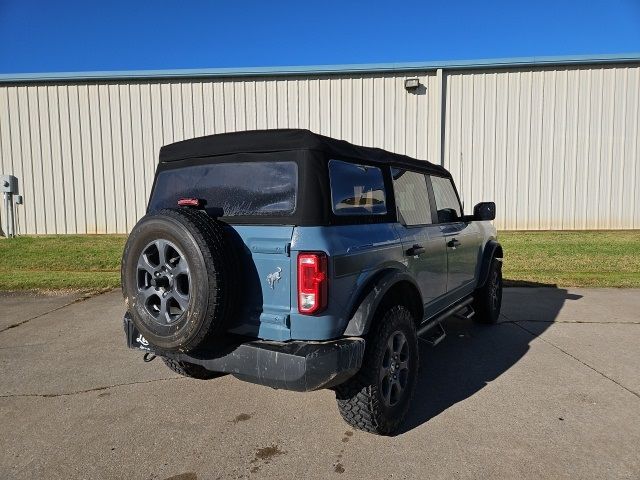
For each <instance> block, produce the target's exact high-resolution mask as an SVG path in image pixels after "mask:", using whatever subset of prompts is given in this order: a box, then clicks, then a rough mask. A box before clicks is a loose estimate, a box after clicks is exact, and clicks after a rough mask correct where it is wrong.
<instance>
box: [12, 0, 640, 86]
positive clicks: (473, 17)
mask: <svg viewBox="0 0 640 480" xmlns="http://www.w3.org/2000/svg"><path fill="white" fill-rule="evenodd" d="M629 52H640V0H609V1H602V0H582V1H562V0H556V1H547V0H531V1H515V0H512V1H490V0H484V1H482V0H475V1H470V0H455V1H452V2H447V1H442V0H441V1H437V2H435V1H420V0H411V1H406V2H398V1H384V2H382V1H381V2H378V1H368V2H360V1H354V2H348V1H346V0H342V1H334V0H324V1H322V2H314V1H304V0H298V1H295V2H294V1H275V0H271V1H269V0H263V1H259V2H258V1H252V0H246V1H230V0H229V1H201V0H198V1H188V0H183V1H180V2H179V1H163V0H156V1H154V2H150V1H149V2H147V1H135V0H129V1H122V0H112V1H101V2H98V1H91V0H85V1H75V0H74V1H70V0H67V1H65V0H59V1H52V0H49V1H43V0H39V1H36V0H0V72H1V73H21V72H56V71H58V72H59V71H87V70H140V69H173V68H212V67H253V66H278V65H282V66H284V65H320V64H347V63H380V62H409V61H430V60H457V59H481V58H498V57H521V56H551V55H580V54H601V53H629Z"/></svg>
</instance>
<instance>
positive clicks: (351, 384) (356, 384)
mask: <svg viewBox="0 0 640 480" xmlns="http://www.w3.org/2000/svg"><path fill="white" fill-rule="evenodd" d="M380 313H381V315H380V317H379V318H378V319H376V320H377V321H376V323H375V326H374V329H373V331H372V332H370V334H369V335H368V339H367V346H366V349H365V354H364V359H363V362H362V367H361V368H360V371H359V372H358V373H357V374H356V375H355V376H354V377H352V378H351V379H349V380H347V381H346V382H345V383H343V384H341V385H338V386H337V387H336V388H335V391H336V401H337V403H338V409H339V410H340V414H341V415H342V418H343V419H344V420H345V421H346V422H347V423H348V424H349V425H351V426H352V427H355V428H358V429H360V430H364V431H366V432H371V433H376V434H379V435H391V434H393V433H394V432H395V431H396V430H397V429H398V427H399V426H400V424H401V423H402V421H403V420H404V418H405V416H406V414H407V411H408V410H409V405H410V403H411V398H412V397H413V392H414V390H415V386H416V381H417V378H418V368H419V365H420V359H419V353H418V352H419V351H418V337H417V335H416V327H415V320H414V318H413V316H412V315H411V313H410V311H409V310H408V309H407V308H406V307H405V306H403V305H393V306H388V307H386V308H384V307H383V308H381V312H380ZM401 337H403V338H404V340H405V344H404V346H405V347H406V351H405V350H402V352H401V354H400V358H399V359H398V360H397V361H396V365H397V364H400V368H396V369H395V372H396V374H397V375H398V378H397V379H396V380H395V381H396V382H398V384H402V382H403V381H404V387H403V388H402V390H401V391H400V393H399V394H397V395H396V396H395V399H394V398H393V397H394V395H393V394H392V392H393V391H394V390H393V388H395V387H393V388H387V387H388V386H389V382H388V381H387V380H386V379H389V380H390V379H391V378H390V375H391V373H392V371H393V369H389V368H387V364H388V365H392V364H393V362H388V361H387V360H388V359H389V358H390V357H389V354H390V351H392V350H393V348H390V345H395V344H396V341H398V340H400V339H401ZM403 348H404V347H403ZM403 357H404V358H406V360H405V361H403ZM391 360H393V358H391ZM403 365H404V366H406V371H404V370H403V369H402V366H403ZM403 372H404V373H403ZM403 379H404V380H403ZM395 391H396V393H398V390H395ZM390 392H391V393H390ZM393 400H395V401H393Z"/></svg>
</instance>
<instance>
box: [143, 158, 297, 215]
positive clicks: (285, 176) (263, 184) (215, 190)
mask: <svg viewBox="0 0 640 480" xmlns="http://www.w3.org/2000/svg"><path fill="white" fill-rule="evenodd" d="M297 192H298V166H297V165H296V163H295V162H233V163H211V164H207V165H196V166H191V167H184V168H176V169H171V170H165V171H163V172H160V174H158V178H157V180H156V184H155V187H154V189H153V195H152V197H151V201H150V202H149V210H158V209H161V208H175V207H176V205H177V202H178V200H179V199H180V198H201V199H204V200H206V201H207V207H211V208H221V209H222V212H223V215H224V216H225V217H235V216H244V215H248V216H251V215H258V216H267V215H271V216H275V215H291V214H292V213H293V212H294V211H295V209H296V196H297Z"/></svg>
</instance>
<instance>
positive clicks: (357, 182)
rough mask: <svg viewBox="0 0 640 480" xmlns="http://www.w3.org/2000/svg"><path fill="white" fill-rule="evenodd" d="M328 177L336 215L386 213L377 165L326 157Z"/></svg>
mask: <svg viewBox="0 0 640 480" xmlns="http://www.w3.org/2000/svg"><path fill="white" fill-rule="evenodd" d="M329 181H330V182H331V203H332V205H333V213H335V214H336V215H384V214H386V213H387V204H386V196H385V191H384V179H383V177H382V171H381V170H380V169H379V168H377V167H370V166H368V165H357V164H354V163H347V162H342V161H340V160H330V161H329Z"/></svg>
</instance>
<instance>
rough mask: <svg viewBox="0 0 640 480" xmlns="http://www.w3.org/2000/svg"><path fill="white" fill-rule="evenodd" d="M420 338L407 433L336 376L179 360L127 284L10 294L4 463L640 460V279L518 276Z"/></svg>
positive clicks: (238, 470) (471, 473)
mask: <svg viewBox="0 0 640 480" xmlns="http://www.w3.org/2000/svg"><path fill="white" fill-rule="evenodd" d="M503 312H504V315H503V318H502V322H501V323H500V324H499V325H496V326H491V327H486V326H478V325H475V324H474V323H473V322H471V321H462V320H457V319H455V320H450V321H449V322H448V323H447V331H448V336H447V338H446V339H445V340H444V341H443V342H442V343H441V344H440V345H438V346H437V347H436V348H431V347H428V346H426V345H423V346H422V347H421V355H422V366H421V374H420V377H421V378H420V382H419V387H418V391H417V392H416V396H415V402H414V406H413V409H412V410H411V412H410V415H409V418H408V421H407V422H406V425H405V427H404V429H403V431H402V432H401V433H400V434H399V435H397V436H395V437H392V438H384V437H376V436H373V435H370V434H366V433H362V432H359V431H353V430H352V429H351V428H349V427H348V426H347V425H346V424H344V423H343V422H342V420H341V419H340V416H339V414H338V412H337V409H336V406H335V402H334V399H333V394H332V392H330V391H319V392H314V393H308V394H300V393H291V392H286V391H276V390H272V389H269V388H265V387H259V386H254V385H250V384H246V383H242V382H240V381H238V380H235V379H234V378H232V377H230V376H226V377H222V378H218V379H215V380H211V381H196V380H190V379H184V378H179V377H178V376H177V375H175V374H173V373H172V372H171V371H169V370H168V369H167V368H166V367H165V366H164V365H163V364H162V362H160V361H158V360H156V361H154V362H152V363H149V364H146V363H143V362H142V355H141V354H140V353H138V352H133V351H130V350H127V348H126V347H125V345H124V339H123V333H122V327H121V316H122V313H123V304H122V300H121V296H120V293H119V292H112V293H108V294H104V295H100V296H98V297H94V298H91V299H88V300H82V299H78V298H77V297H76V296H57V297H34V296H29V295H9V296H8V295H3V296H0V425H1V428H0V431H1V432H2V434H1V435H0V478H3V479H13V478H24V479H32V478H118V479H124V478H132V479H138V478H140V479H167V478H176V479H178V478H179V479H182V480H187V479H196V478H197V479H216V478H332V477H335V478H583V479H585V478H594V479H596V478H597V479H601V478H634V479H637V478H640V449H639V448H640V447H639V446H640V374H639V373H638V372H640V347H639V345H640V314H639V313H638V312H640V291H638V290H615V289H593V290H586V289H570V290H568V291H567V290H565V289H555V288H528V289H517V288H512V289H507V290H506V291H505V305H504V308H503Z"/></svg>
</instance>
